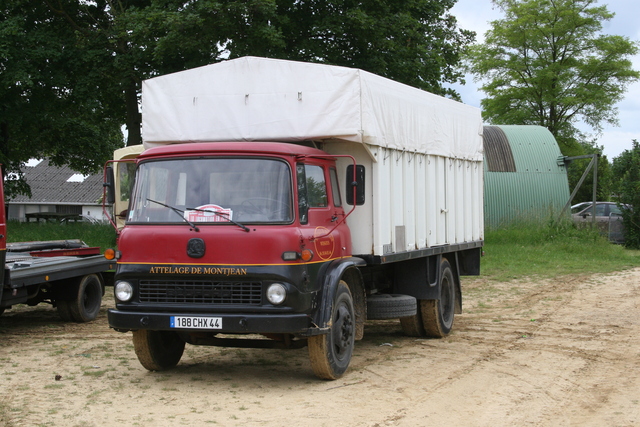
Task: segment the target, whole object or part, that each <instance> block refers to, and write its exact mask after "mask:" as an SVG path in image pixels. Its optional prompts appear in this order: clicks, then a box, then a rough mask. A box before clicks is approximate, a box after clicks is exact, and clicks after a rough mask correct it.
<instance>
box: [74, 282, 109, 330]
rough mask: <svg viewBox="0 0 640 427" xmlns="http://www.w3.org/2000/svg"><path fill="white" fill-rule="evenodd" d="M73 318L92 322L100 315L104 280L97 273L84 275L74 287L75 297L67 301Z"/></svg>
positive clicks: (81, 321) (82, 321) (80, 321)
mask: <svg viewBox="0 0 640 427" xmlns="http://www.w3.org/2000/svg"><path fill="white" fill-rule="evenodd" d="M67 303H68V304H69V311H70V312H71V316H72V317H73V320H74V321H76V322H78V323H84V322H90V321H92V320H94V319H95V318H96V317H98V313H99V312H100V305H101V304H102V281H101V280H100V276H98V275H97V274H87V275H86V276H84V277H82V278H81V279H80V280H79V281H78V282H77V284H76V285H75V288H74V298H73V300H71V301H67Z"/></svg>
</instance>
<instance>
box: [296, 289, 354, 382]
mask: <svg viewBox="0 0 640 427" xmlns="http://www.w3.org/2000/svg"><path fill="white" fill-rule="evenodd" d="M355 319H356V317H355V310H354V308H353V298H352V297H351V292H350V291H349V287H348V286H347V284H346V283H345V282H344V281H342V280H341V281H340V283H339V284H338V289H337V290H336V295H335V298H334V300H333V304H332V308H331V321H330V325H331V326H330V330H329V333H328V334H324V335H317V336H313V337H309V340H308V345H309V360H310V361H311V368H312V369H313V372H314V373H315V374H316V376H317V377H319V378H322V379H325V380H335V379H338V378H340V377H341V376H342V375H343V374H344V373H345V371H346V370H347V368H348V367H349V363H350V362H351V355H352V354H353V347H354V343H355V332H356V321H355Z"/></svg>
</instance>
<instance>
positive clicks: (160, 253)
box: [105, 61, 483, 379]
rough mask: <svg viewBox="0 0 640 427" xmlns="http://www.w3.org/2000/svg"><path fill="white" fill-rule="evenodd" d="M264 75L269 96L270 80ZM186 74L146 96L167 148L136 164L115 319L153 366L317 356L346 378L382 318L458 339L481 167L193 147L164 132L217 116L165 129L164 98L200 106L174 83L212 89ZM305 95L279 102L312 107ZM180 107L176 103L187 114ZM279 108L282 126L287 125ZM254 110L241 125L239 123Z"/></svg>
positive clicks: (450, 161)
mask: <svg viewBox="0 0 640 427" xmlns="http://www.w3.org/2000/svg"><path fill="white" fill-rule="evenodd" d="M228 62H232V63H233V61H228ZM285 62H286V61H285ZM234 64H237V63H234ZM294 64H295V63H294ZM262 65H267V66H269V65H276V66H280V65H281V64H280V63H279V62H276V63H272V62H268V63H266V64H262ZM290 65H291V64H290V63H288V62H287V63H286V66H287V67H289V66H290ZM217 66H218V64H216V65H214V66H211V67H214V69H215V70H217V69H218V68H217ZM261 70H262V74H261V75H260V78H259V79H258V80H259V82H263V81H264V79H265V74H264V72H265V70H266V69H265V68H264V67H263V68H261ZM323 70H324V69H323ZM195 71H197V72H198V73H200V72H202V71H203V70H198V69H196V70H195ZM236 71H237V70H236ZM281 71H282V70H281ZM185 73H187V74H182V73H177V74H176V75H170V76H164V77H161V78H160V79H161V80H160V81H155V79H152V80H153V81H152V82H150V83H148V84H147V85H146V86H143V104H144V105H147V106H148V107H146V108H145V109H144V111H145V114H148V115H147V116H146V117H145V118H146V122H145V123H146V127H145V129H146V130H145V132H147V134H146V135H147V136H149V135H151V134H156V135H157V137H158V138H159V140H160V141H161V143H158V144H148V145H149V147H151V146H153V145H156V146H155V147H152V148H149V147H147V148H148V149H146V150H145V151H143V152H142V153H141V154H140V155H139V156H138V157H137V158H136V159H135V163H136V170H135V184H134V185H133V187H132V190H131V200H130V204H129V208H128V209H127V210H126V211H125V212H124V213H123V216H124V217H125V219H126V220H125V224H124V227H123V228H122V230H121V232H120V234H119V240H118V251H117V259H118V266H117V270H116V278H115V285H114V290H115V297H116V308H115V309H111V310H109V313H108V316H109V325H110V326H111V327H112V328H114V329H116V330H117V331H121V332H128V331H132V332H133V343H134V347H135V351H136V354H137V356H138V359H139V360H140V362H141V363H142V365H143V366H144V367H146V368H147V369H149V370H163V369H168V368H171V367H173V366H175V365H176V364H177V363H178V362H179V360H180V358H181V357H182V354H183V351H184V348H185V344H187V343H188V344H193V345H214V346H251V347H266V346H276V347H290V348H291V347H293V348H298V347H302V346H308V348H309V358H310V361H311V366H312V368H313V371H314V372H315V374H316V375H317V376H319V377H320V378H324V379H335V378H339V377H340V376H341V375H343V374H344V372H345V371H346V370H347V368H348V366H349V362H350V360H351V355H352V353H353V350H354V344H355V341H356V340H359V339H361V338H362V337H363V334H364V325H365V321H366V320H367V319H390V318H399V319H401V325H402V328H403V330H404V331H405V332H406V333H408V334H410V335H415V336H434V337H443V336H446V335H447V334H449V332H450V331H451V328H452V326H453V319H454V314H455V313H456V312H460V311H461V288H460V276H461V275H464V274H478V273H479V263H480V253H481V247H482V244H483V242H482V227H481V225H482V185H481V184H480V185H478V182H480V183H481V180H482V164H481V160H468V159H467V160H463V159H454V158H449V157H447V156H442V155H438V156H436V155H429V154H428V153H427V151H428V150H425V151H424V152H418V151H416V150H414V152H412V153H405V152H404V151H402V150H398V149H390V148H385V147H380V146H377V145H373V144H363V143H361V142H357V141H345V140H343V139H340V140H339V141H337V142H336V141H325V142H323V143H318V142H312V141H308V140H301V141H299V140H296V141H290V140H287V139H286V138H280V140H281V141H283V142H259V141H256V140H252V141H244V140H245V139H247V138H241V139H242V141H241V140H237V141H224V140H220V141H216V142H206V141H207V140H210V139H213V138H211V137H210V136H208V137H206V138H203V140H201V141H198V142H192V141H194V140H196V138H195V137H192V136H190V135H187V134H184V140H175V138H176V137H174V136H168V135H167V134H166V133H164V131H162V132H156V131H157V129H156V126H155V125H157V126H158V127H162V126H164V125H165V124H167V123H168V122H172V121H173V122H175V123H190V124H193V123H197V119H196V122H194V121H193V120H194V117H196V118H197V117H204V115H203V114H200V113H197V114H195V113H192V112H189V110H188V109H189V108H191V107H197V106H198V105H200V103H205V104H207V102H208V101H207V102H205V101H198V102H196V101H193V102H190V103H189V104H188V105H189V106H187V107H185V108H186V109H185V110H184V111H183V110H182V109H181V108H178V110H176V111H178V112H177V113H176V111H172V112H171V113H167V114H166V115H165V112H164V111H162V114H161V115H160V116H156V115H155V113H154V112H153V108H154V107H155V108H157V107H158V106H159V105H161V104H160V103H158V102H156V101H155V100H153V97H154V96H155V95H158V94H157V92H155V90H156V89H153V88H152V89H149V88H150V87H152V86H153V85H157V87H159V88H160V89H161V91H164V90H165V89H167V88H174V87H180V88H181V89H180V94H179V96H180V99H183V98H185V99H187V98H188V99H191V98H189V96H190V95H189V94H188V93H185V86H184V85H175V84H174V83H175V82H174V78H179V79H182V78H183V77H184V78H185V81H186V82H187V83H188V82H191V81H196V80H197V79H194V78H193V77H192V76H191V75H190V72H189V71H187V72H185ZM276 74H277V75H278V76H279V78H283V74H282V73H280V72H278V73H276ZM234 75H235V74H234ZM164 78H167V79H169V80H168V81H167V82H166V83H171V84H167V85H165V84H164V83H163V80H162V79H164ZM229 78H231V77H229ZM371 78H373V77H371ZM375 78H376V79H380V78H378V77H377V76H376V77H375ZM258 80H256V81H252V82H253V83H255V84H258V83H257V81H258ZM285 80H287V79H286V78H285ZM211 81H225V82H229V81H230V80H229V79H225V78H219V76H216V77H215V78H213V77H212V78H211ZM309 81H310V82H311V83H315V82H316V81H317V79H315V78H313V76H309ZM376 82H379V81H378V80H376ZM380 82H382V83H384V84H391V83H387V82H388V81H387V80H386V79H383V81H380ZM311 83H310V84H311ZM260 84H262V83H260ZM264 84H267V83H264ZM391 85H392V87H394V88H396V86H395V85H397V83H393V82H392V84H391ZM341 87H342V86H341ZM358 87H359V86H358ZM227 89H228V88H227V87H225V88H224V90H227ZM167 90H168V89H167ZM194 90H202V88H201V87H198V88H195V89H194ZM220 90H221V91H222V90H223V89H222V88H221V89H220ZM243 90H244V89H240V93H244V92H242V91H243ZM145 91H146V92H145ZM186 92H188V90H187V91H186ZM258 92H260V91H258ZM223 95H224V94H223ZM163 96H164V95H163ZM323 96H324V95H323ZM419 96H420V97H422V96H423V95H422V94H419ZM302 97H303V96H302V95H300V94H298V95H297V97H296V96H294V97H288V98H286V97H279V99H280V98H282V99H285V98H286V99H287V101H291V102H295V103H297V104H295V107H296V108H299V107H300V104H299V102H300V101H299V100H300V99H301V98H302ZM431 97H433V95H429V101H430V102H438V103H442V108H439V110H442V111H443V113H442V114H451V115H453V117H454V118H455V120H456V121H459V122H460V123H461V127H462V130H461V132H458V133H459V134H460V135H462V136H464V135H469V139H470V140H471V145H472V146H473V148H472V149H471V150H469V152H473V153H476V151H474V150H476V148H477V147H478V146H479V145H480V146H481V138H480V137H479V135H478V133H477V129H480V128H481V126H477V127H476V126H475V125H476V124H481V119H480V116H479V113H478V114H476V110H475V109H470V107H469V109H467V108H463V112H460V108H461V107H460V105H461V104H459V105H458V103H455V104H450V102H453V101H449V100H444V99H441V98H437V97H436V98H437V100H433V99H432V98H431ZM223 98H224V99H227V98H228V96H227V95H224V96H223ZM150 99H151V101H150ZM238 99H242V100H244V101H243V102H241V103H237V104H236V103H233V102H230V101H229V100H228V99H227V102H229V104H230V105H237V106H239V107H240V108H244V105H245V104H244V102H247V99H251V96H250V95H246V94H243V95H241V97H239V98H238ZM305 99H306V98H305ZM145 102H149V104H145ZM180 102H181V101H179V100H177V101H176V102H175V103H174V102H172V101H171V102H168V104H167V105H170V106H171V108H177V107H176V104H179V103H180ZM214 104H215V105H218V106H219V104H218V103H213V104H211V105H214ZM207 105H208V104H207ZM311 105H313V103H312V104H311ZM353 105H358V106H359V105H362V103H361V102H358V103H353ZM269 107H270V108H271V109H269V111H268V113H269V114H271V112H273V111H276V112H278V111H282V109H279V108H277V107H276V106H274V105H271V104H269ZM463 107H464V106H463ZM230 108H231V107H230ZM265 108H266V107H265ZM448 108H453V110H450V111H448V110H447V109H448ZM272 109H273V111H272ZM243 111H244V110H241V111H238V112H237V115H238V118H237V119H235V120H237V121H238V122H239V123H240V122H243V120H242V119H241V118H240V115H242V114H243ZM176 114H177V117H176ZM225 114H228V115H229V116H230V117H236V115H235V114H232V113H231V112H226V113H225ZM205 122H206V123H209V122H208V121H205ZM268 122H269V123H272V122H273V121H272V120H271V119H269V120H268ZM175 123H174V124H175ZM465 123H466V125H465ZM465 126H467V127H465ZM196 127H197V126H196ZM170 128H171V129H177V127H176V126H175V125H171V126H170ZM185 129H187V132H190V131H191V128H190V127H187V128H185ZM465 129H466V130H468V132H466V133H465ZM200 130H201V129H200ZM200 130H198V132H196V133H198V135H203V134H204V133H203V132H200ZM218 130H219V128H218V127H216V130H214V132H217V131H218ZM158 135H159V136H158ZM181 135H182V134H181ZM220 138H222V137H220ZM296 138H297V137H296ZM341 138H344V137H341ZM478 140H479V141H478ZM148 141H149V138H147V141H145V145H147V142H148ZM167 141H174V143H170V144H167V143H166V142H167ZM466 144H467V145H469V143H468V142H467V143H466ZM478 144H479V145H478ZM460 145H461V146H463V145H464V144H460ZM312 146H315V147H312ZM316 147H321V148H322V149H319V148H316ZM479 157H480V159H481V154H480V155H479ZM388 159H392V160H388ZM115 165H116V166H117V165H118V163H117V162H116V163H115ZM454 166H455V168H454ZM458 171H459V172H458ZM458 174H459V175H458ZM119 175H120V174H119V173H118V174H115V175H114V173H113V170H112V168H111V166H110V167H108V168H107V172H106V174H105V176H106V184H105V185H106V188H107V190H108V194H109V197H108V199H109V200H114V199H115V195H114V194H113V193H114V190H115V189H116V188H119V185H117V184H116V183H115V181H114V177H115V176H119ZM404 175H406V177H407V180H404V179H402V176H404ZM409 177H413V178H409ZM414 178H415V182H413V181H412V179H414ZM447 182H448V183H449V184H447ZM447 185H448V186H447ZM127 190H128V189H127ZM458 190H459V191H458ZM430 198H431V199H432V200H430ZM427 202H428V203H427ZM449 210H451V212H452V214H451V215H450V214H449ZM118 213H119V214H120V213H121V212H120V210H118ZM114 226H116V222H115V221H114ZM247 335H250V337H247ZM267 338H268V339H267Z"/></svg>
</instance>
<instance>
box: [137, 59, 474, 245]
mask: <svg viewBox="0 0 640 427" xmlns="http://www.w3.org/2000/svg"><path fill="white" fill-rule="evenodd" d="M142 115H143V140H144V145H145V147H146V148H150V147H153V146H158V145H165V144H170V143H184V142H211V141H214V142H215V141H282V142H300V141H308V140H312V141H315V142H316V143H318V144H319V148H321V149H324V150H325V151H327V152H328V153H331V154H351V155H353V156H354V157H355V158H356V159H357V161H358V163H359V164H362V165H364V166H365V167H366V171H367V172H366V179H367V182H366V203H365V205H364V206H360V207H358V208H357V209H356V210H355V211H354V213H353V214H352V215H351V216H350V217H349V220H348V222H349V226H350V228H351V230H352V240H353V253H354V254H362V255H365V254H372V255H378V256H383V255H388V254H394V253H402V252H407V251H413V250H420V249H425V248H431V247H435V246H443V245H451V244H460V243H468V242H472V241H479V240H482V239H483V234H484V223H483V181H482V180H483V173H482V156H483V149H482V119H481V116H480V110H479V109H477V108H474V107H471V106H467V105H464V104H462V103H459V102H456V101H453V100H450V99H446V98H442V97H439V96H436V95H433V94H431V93H428V92H425V91H422V90H419V89H416V88H413V87H410V86H407V85H404V84H400V83H397V82H394V81H392V80H389V79H385V78H382V77H379V76H376V75H374V74H371V73H367V72H365V71H362V70H357V69H350V68H345V67H335V66H328V65H322V64H311V63H302V62H293V61H283V60H274V59H264V58H254V57H246V58H239V59H235V60H230V61H225V62H221V63H218V64H213V65H208V66H205V67H200V68H195V69H192V70H187V71H183V72H179V73H174V74H169V75H166V76H161V77H157V78H154V79H150V80H147V81H145V82H144V83H143V91H142ZM338 165H339V169H340V171H339V173H340V177H341V182H342V183H344V179H345V176H346V166H347V161H346V160H344V159H340V160H339V161H338ZM345 190H346V189H344V188H343V192H344V191H345ZM346 207H347V208H348V206H346Z"/></svg>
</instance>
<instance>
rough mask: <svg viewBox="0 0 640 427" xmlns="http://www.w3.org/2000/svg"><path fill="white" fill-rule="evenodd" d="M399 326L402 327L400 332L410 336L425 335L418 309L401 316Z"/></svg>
mask: <svg viewBox="0 0 640 427" xmlns="http://www.w3.org/2000/svg"><path fill="white" fill-rule="evenodd" d="M420 303H421V302H420V301H418V304H420ZM400 326H401V327H402V332H403V333H404V334H405V335H408V336H410V337H424V336H426V332H425V331H424V326H423V324H422V314H421V313H420V311H417V312H416V314H415V315H413V316H409V317H401V318H400Z"/></svg>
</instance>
